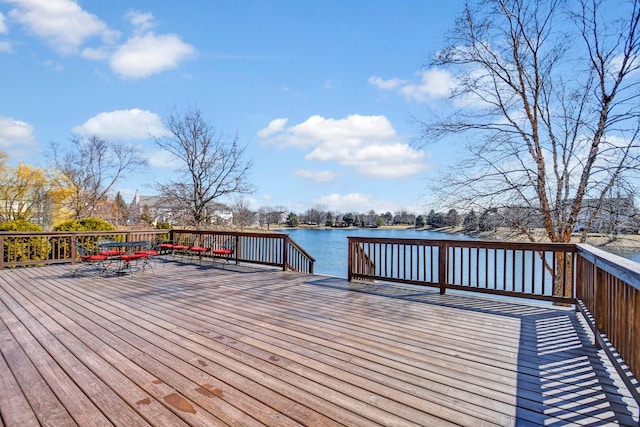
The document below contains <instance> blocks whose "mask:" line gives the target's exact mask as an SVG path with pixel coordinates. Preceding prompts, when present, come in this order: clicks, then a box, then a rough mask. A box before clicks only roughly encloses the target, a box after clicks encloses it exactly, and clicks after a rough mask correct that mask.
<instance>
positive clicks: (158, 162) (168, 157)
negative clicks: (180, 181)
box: [145, 150, 176, 169]
mask: <svg viewBox="0 0 640 427" xmlns="http://www.w3.org/2000/svg"><path fill="white" fill-rule="evenodd" d="M145 157H146V158H147V160H148V162H149V166H151V167H152V168H163V169H175V168H176V157H175V156H174V155H173V154H171V153H170V152H168V151H167V150H154V151H151V152H150V153H147V155H146V156H145Z"/></svg>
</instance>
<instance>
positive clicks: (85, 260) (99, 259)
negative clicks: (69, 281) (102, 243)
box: [72, 242, 111, 277]
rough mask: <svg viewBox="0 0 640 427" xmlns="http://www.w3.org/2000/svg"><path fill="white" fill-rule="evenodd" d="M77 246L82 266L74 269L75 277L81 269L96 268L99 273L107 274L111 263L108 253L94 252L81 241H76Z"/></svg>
mask: <svg viewBox="0 0 640 427" xmlns="http://www.w3.org/2000/svg"><path fill="white" fill-rule="evenodd" d="M75 246H76V250H77V251H78V254H79V255H80V266H78V268H76V269H75V270H74V271H73V274H72V276H73V277H75V275H76V273H78V272H79V271H81V270H96V272H97V274H102V273H104V274H107V267H108V266H109V264H110V263H111V261H110V259H109V256H108V255H106V254H101V253H98V254H96V253H92V251H90V250H89V249H88V248H87V247H86V246H85V245H83V244H82V243H80V242H75Z"/></svg>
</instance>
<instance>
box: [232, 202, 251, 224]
mask: <svg viewBox="0 0 640 427" xmlns="http://www.w3.org/2000/svg"><path fill="white" fill-rule="evenodd" d="M232 210H233V225H235V226H236V227H240V231H242V230H243V229H244V227H248V226H250V225H252V224H253V221H254V219H255V217H256V213H255V212H254V211H252V210H251V208H250V205H249V201H248V200H246V199H243V198H240V199H237V200H236V201H235V203H234V204H233V206H232Z"/></svg>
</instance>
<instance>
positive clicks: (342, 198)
mask: <svg viewBox="0 0 640 427" xmlns="http://www.w3.org/2000/svg"><path fill="white" fill-rule="evenodd" d="M314 202H315V203H317V204H319V205H324V206H327V208H328V209H329V210H337V211H339V212H369V211H370V210H371V209H373V210H374V211H376V212H379V213H380V212H387V211H389V212H393V211H395V210H397V209H398V208H399V206H398V204H397V203H394V202H391V201H388V200H377V199H375V198H374V197H373V196H371V195H370V194H362V193H351V194H328V195H325V196H321V197H319V198H317V199H315V201H314Z"/></svg>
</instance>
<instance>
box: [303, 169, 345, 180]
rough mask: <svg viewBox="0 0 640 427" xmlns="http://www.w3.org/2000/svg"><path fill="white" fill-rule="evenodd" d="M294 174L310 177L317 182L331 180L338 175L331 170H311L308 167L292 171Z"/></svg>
mask: <svg viewBox="0 0 640 427" xmlns="http://www.w3.org/2000/svg"><path fill="white" fill-rule="evenodd" d="M293 174H294V175H295V176H299V177H301V178H306V179H310V180H312V181H315V182H317V183H324V182H331V181H333V180H334V179H336V177H337V176H338V174H337V173H335V172H331V171H327V170H324V171H312V170H308V169H297V170H295V171H293Z"/></svg>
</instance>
